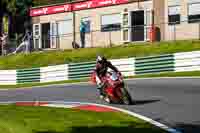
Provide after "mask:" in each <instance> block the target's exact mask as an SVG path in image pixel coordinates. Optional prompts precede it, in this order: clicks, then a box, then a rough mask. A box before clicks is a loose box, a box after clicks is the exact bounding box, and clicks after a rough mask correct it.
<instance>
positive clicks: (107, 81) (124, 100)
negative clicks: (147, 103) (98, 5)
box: [91, 72, 132, 105]
mask: <svg viewBox="0 0 200 133" xmlns="http://www.w3.org/2000/svg"><path fill="white" fill-rule="evenodd" d="M101 80H102V82H103V88H104V89H103V93H104V95H105V96H104V98H103V99H104V100H105V101H106V102H109V103H121V104H126V105H130V104H132V97H131V95H130V94H129V92H128V91H127V88H126V85H125V83H124V80H123V77H122V75H121V74H120V73H116V72H107V73H106V75H105V76H104V77H103V78H102V79H101ZM91 81H92V83H93V84H96V74H95V72H93V73H92V74H91ZM106 99H107V100H106Z"/></svg>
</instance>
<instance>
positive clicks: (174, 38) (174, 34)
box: [174, 23, 176, 41]
mask: <svg viewBox="0 0 200 133" xmlns="http://www.w3.org/2000/svg"><path fill="white" fill-rule="evenodd" d="M174 41H176V23H174Z"/></svg>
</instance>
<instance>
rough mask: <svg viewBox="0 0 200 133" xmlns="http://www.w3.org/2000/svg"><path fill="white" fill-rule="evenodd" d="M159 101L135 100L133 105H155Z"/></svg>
mask: <svg viewBox="0 0 200 133" xmlns="http://www.w3.org/2000/svg"><path fill="white" fill-rule="evenodd" d="M159 101H160V100H159V99H154V100H134V101H133V105H144V104H150V103H155V102H159Z"/></svg>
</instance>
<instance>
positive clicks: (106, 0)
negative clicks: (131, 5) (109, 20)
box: [93, 0, 128, 7]
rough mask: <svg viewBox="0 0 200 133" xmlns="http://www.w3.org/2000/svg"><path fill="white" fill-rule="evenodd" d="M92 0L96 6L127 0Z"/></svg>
mask: <svg viewBox="0 0 200 133" xmlns="http://www.w3.org/2000/svg"><path fill="white" fill-rule="evenodd" d="M93 1H95V3H96V7H104V6H111V5H116V4H123V3H128V0H93Z"/></svg>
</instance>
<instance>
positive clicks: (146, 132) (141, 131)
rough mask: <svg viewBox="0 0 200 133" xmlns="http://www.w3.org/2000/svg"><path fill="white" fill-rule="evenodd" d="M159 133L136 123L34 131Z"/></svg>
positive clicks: (43, 132)
mask: <svg viewBox="0 0 200 133" xmlns="http://www.w3.org/2000/svg"><path fill="white" fill-rule="evenodd" d="M67 132H68V133H122V132H126V133H134V132H135V133H161V129H159V128H153V127H150V126H146V127H143V126H142V127H141V126H139V125H137V123H133V125H132V124H131V125H129V126H125V127H124V126H123V127H114V126H100V127H85V126H80V127H78V126H77V127H71V128H70V130H68V131H61V132H58V131H36V132H34V133H67Z"/></svg>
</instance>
